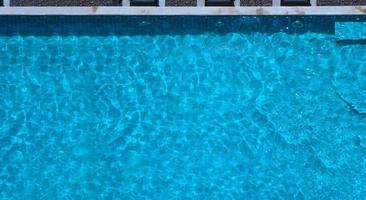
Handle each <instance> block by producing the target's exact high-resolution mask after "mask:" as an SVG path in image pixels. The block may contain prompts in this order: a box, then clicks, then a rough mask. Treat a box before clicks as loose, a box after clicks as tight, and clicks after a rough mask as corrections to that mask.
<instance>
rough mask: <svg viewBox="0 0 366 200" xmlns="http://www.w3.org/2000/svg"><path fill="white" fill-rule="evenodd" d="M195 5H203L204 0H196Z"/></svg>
mask: <svg viewBox="0 0 366 200" xmlns="http://www.w3.org/2000/svg"><path fill="white" fill-rule="evenodd" d="M197 7H205V0H197Z"/></svg>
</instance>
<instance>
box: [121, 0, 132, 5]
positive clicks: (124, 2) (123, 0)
mask: <svg viewBox="0 0 366 200" xmlns="http://www.w3.org/2000/svg"><path fill="white" fill-rule="evenodd" d="M122 6H123V7H130V0H122Z"/></svg>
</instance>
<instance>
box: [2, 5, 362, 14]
mask: <svg viewBox="0 0 366 200" xmlns="http://www.w3.org/2000/svg"><path fill="white" fill-rule="evenodd" d="M365 14H366V6H311V7H122V6H119V7H117V6H115V7H114V6H113V7H103V6H99V7H0V15H198V16H203V15H365Z"/></svg>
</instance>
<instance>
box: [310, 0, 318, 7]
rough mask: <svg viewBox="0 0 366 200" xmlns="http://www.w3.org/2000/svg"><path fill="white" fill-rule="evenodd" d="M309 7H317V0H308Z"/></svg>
mask: <svg viewBox="0 0 366 200" xmlns="http://www.w3.org/2000/svg"><path fill="white" fill-rule="evenodd" d="M310 4H311V6H318V2H317V0H310Z"/></svg>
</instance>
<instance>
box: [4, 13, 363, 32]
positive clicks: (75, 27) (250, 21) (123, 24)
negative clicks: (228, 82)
mask: <svg viewBox="0 0 366 200" xmlns="http://www.w3.org/2000/svg"><path fill="white" fill-rule="evenodd" d="M356 19H357V20H358V21H366V17H360V16H359V17H357V18H356V17H352V18H350V17H348V18H347V17H330V16H291V17H290V16H260V17H258V16H257V17H256V16H2V17H0V24H1V27H2V28H1V29H0V35H2V36H12V35H40V36H51V35H87V36H105V35H164V34H169V35H184V34H202V33H205V32H212V33H215V34H226V33H232V32H240V33H253V32H260V33H276V32H285V33H289V34H302V33H306V32H315V33H325V34H334V32H335V30H334V23H335V21H340V20H348V21H349V20H356Z"/></svg>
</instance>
